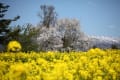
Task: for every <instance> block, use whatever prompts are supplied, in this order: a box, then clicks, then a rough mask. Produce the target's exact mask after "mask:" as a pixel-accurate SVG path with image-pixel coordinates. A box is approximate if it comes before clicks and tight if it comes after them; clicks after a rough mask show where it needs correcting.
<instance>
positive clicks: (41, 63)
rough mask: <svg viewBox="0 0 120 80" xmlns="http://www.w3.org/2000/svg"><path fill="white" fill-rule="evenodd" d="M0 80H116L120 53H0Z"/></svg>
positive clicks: (92, 51) (114, 51)
mask: <svg viewBox="0 0 120 80" xmlns="http://www.w3.org/2000/svg"><path fill="white" fill-rule="evenodd" d="M0 80H120V50H113V49H106V50H101V49H98V48H96V49H90V50H89V51H87V52H74V51H73V52H69V53H68V52H57V51H54V52H53V51H48V52H29V53H24V52H18V53H13V52H5V53H0Z"/></svg>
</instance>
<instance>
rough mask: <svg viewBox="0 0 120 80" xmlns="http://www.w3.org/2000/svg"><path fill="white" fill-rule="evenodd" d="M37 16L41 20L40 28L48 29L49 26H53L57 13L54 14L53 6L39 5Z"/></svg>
mask: <svg viewBox="0 0 120 80" xmlns="http://www.w3.org/2000/svg"><path fill="white" fill-rule="evenodd" d="M39 16H40V18H41V23H42V26H45V27H47V28H49V27H50V25H52V26H55V23H56V19H57V13H56V12H55V8H54V6H51V5H41V6H40V13H39Z"/></svg>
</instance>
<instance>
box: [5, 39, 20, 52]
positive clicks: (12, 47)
mask: <svg viewBox="0 0 120 80" xmlns="http://www.w3.org/2000/svg"><path fill="white" fill-rule="evenodd" d="M21 49H22V47H21V44H20V43H19V42H18V41H10V42H9V43H8V46H7V51H8V52H9V51H12V52H18V51H20V50H21Z"/></svg>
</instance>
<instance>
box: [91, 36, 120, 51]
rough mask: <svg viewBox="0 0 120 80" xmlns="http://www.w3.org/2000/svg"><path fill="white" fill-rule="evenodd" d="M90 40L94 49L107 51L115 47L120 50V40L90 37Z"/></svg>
mask: <svg viewBox="0 0 120 80" xmlns="http://www.w3.org/2000/svg"><path fill="white" fill-rule="evenodd" d="M89 39H90V43H91V45H92V46H93V47H98V48H103V49H106V48H111V47H112V46H113V47H117V48H119V49H120V38H112V37H104V36H101V37H98V36H89Z"/></svg>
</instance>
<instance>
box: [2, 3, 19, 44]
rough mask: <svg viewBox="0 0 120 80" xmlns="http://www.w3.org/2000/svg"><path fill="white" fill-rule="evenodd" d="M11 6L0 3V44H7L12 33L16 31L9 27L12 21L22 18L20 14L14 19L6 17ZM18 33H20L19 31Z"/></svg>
mask: <svg viewBox="0 0 120 80" xmlns="http://www.w3.org/2000/svg"><path fill="white" fill-rule="evenodd" d="M9 7H10V6H9V5H5V4H4V3H0V44H2V45H6V44H7V42H8V41H9V40H10V39H12V37H13V35H11V33H13V32H14V31H11V28H10V27H9V25H10V23H11V22H12V21H16V20H18V19H19V18H20V16H16V17H15V18H14V19H4V16H5V15H6V14H5V13H6V12H7V11H8V8H9ZM14 33H15V32H14ZM16 33H19V31H17V32H16ZM14 35H15V34H14Z"/></svg>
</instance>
